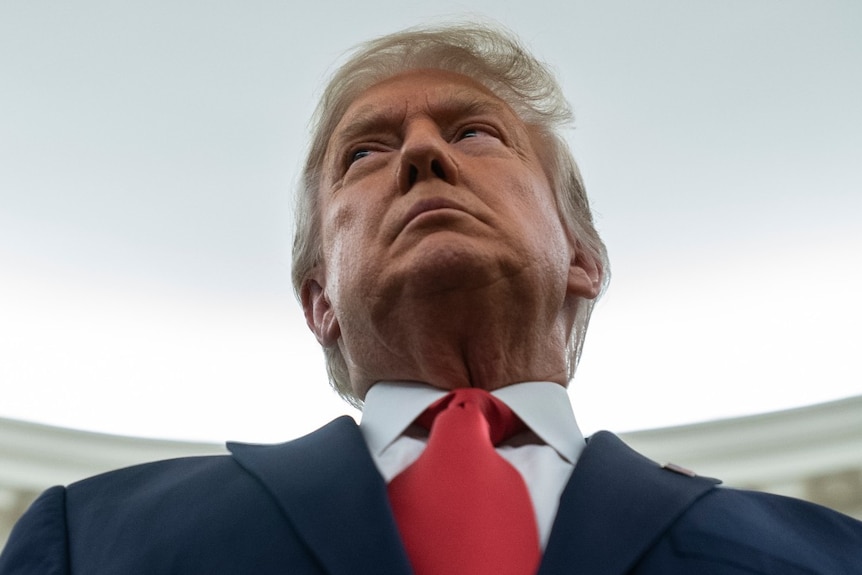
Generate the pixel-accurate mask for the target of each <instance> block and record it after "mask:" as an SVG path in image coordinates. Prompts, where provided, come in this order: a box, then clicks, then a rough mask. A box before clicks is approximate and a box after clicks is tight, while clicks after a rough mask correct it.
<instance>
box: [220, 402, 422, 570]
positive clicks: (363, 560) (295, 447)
mask: <svg viewBox="0 0 862 575" xmlns="http://www.w3.org/2000/svg"><path fill="white" fill-rule="evenodd" d="M228 449H229V450H230V451H231V453H233V456H234V457H235V458H236V460H237V461H238V462H239V464H240V465H241V466H242V467H244V468H245V469H246V470H247V471H248V472H249V473H251V474H252V475H254V476H255V477H257V478H258V479H259V480H260V481H261V482H262V483H263V484H264V486H265V487H266V488H267V489H268V490H269V491H270V492H271V493H272V495H273V496H274V497H275V499H276V500H277V501H278V504H279V505H280V506H281V507H282V509H283V510H284V512H285V514H286V515H287V517H288V520H289V521H290V522H291V523H292V524H293V525H294V527H295V528H296V530H297V532H298V533H299V534H300V537H301V538H303V540H304V541H305V543H306V544H307V545H308V547H309V548H310V549H311V550H312V553H313V554H314V555H315V556H316V557H317V559H318V561H319V562H320V564H321V565H323V566H324V569H325V570H326V571H327V572H328V573H330V574H332V575H339V574H344V575H348V574H358V573H374V574H378V573H379V574H392V575H396V574H403V575H408V574H409V573H410V572H411V571H410V564H409V562H408V560H407V555H406V553H405V552H404V548H403V546H402V544H401V539H400V537H399V535H398V531H397V528H396V526H395V520H394V519H393V517H392V512H391V510H390V507H389V499H388V497H387V494H386V485H385V483H384V482H383V478H382V477H381V476H380V473H379V472H378V471H377V468H376V467H375V466H374V462H373V460H372V459H371V455H370V454H369V453H368V448H367V447H366V445H365V441H364V439H363V438H362V435H361V433H360V432H359V428H358V427H357V425H356V423H355V422H354V421H353V420H352V419H351V418H349V417H346V416H345V417H340V418H338V419H336V420H335V421H332V422H331V423H329V424H328V425H326V426H324V427H323V428H321V429H319V430H317V431H315V432H314V433H312V434H310V435H307V436H305V437H302V438H299V439H296V440H294V441H289V442H287V443H283V444H280V445H257V446H256V445H246V444H239V443H229V444H228Z"/></svg>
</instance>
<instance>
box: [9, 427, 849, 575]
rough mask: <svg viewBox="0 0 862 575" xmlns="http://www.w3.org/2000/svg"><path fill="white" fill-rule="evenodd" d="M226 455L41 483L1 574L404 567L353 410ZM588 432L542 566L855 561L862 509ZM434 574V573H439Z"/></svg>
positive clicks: (745, 570)
mask: <svg viewBox="0 0 862 575" xmlns="http://www.w3.org/2000/svg"><path fill="white" fill-rule="evenodd" d="M228 447H229V449H230V451H231V452H232V456H229V455H224V456H209V457H192V458H184V459H176V460H169V461H161V462H156V463H149V464H144V465H138V466H135V467H130V468H127V469H121V470H118V471H113V472H110V473H107V474H104V475H100V476H96V477H93V478H90V479H86V480H84V481H81V482H78V483H75V484H72V485H70V486H69V487H68V488H63V487H54V488H51V489H49V490H48V491H46V492H45V493H44V494H43V495H42V496H41V497H40V498H39V499H38V500H37V501H36V502H35V503H34V504H33V505H32V507H31V508H30V510H29V511H28V512H27V513H26V514H25V515H24V516H23V517H22V519H21V520H20V521H19V523H18V525H17V526H16V528H15V530H14V531H13V533H12V536H11V538H10V540H9V542H8V544H7V546H6V549H5V551H4V553H3V555H2V556H0V575H12V574H15V575H19V574H27V575H37V574H38V575H48V574H60V573H67V574H68V573H75V574H83V575H101V574H117V575H136V574H140V575H160V574H167V573H174V574H206V575H213V574H234V573H236V574H253V575H269V574H273V575H274V574H279V575H284V574H297V575H306V574H308V575H312V574H314V575H318V574H324V573H326V574H331V575H362V574H369V575H371V574H374V575H385V574H392V575H409V574H410V565H409V563H408V560H407V557H406V555H405V552H404V549H403V547H402V545H401V542H400V540H399V536H398V532H397V530H396V527H395V523H394V520H393V518H392V514H391V511H390V508H389V503H388V500H387V496H386V486H385V484H384V482H383V479H382V478H381V476H380V474H379V472H378V471H377V469H376V467H375V466H374V463H373V461H372V459H371V456H370V454H369V452H368V449H367V447H366V445H365V442H364V440H363V438H362V435H361V434H360V432H359V429H358V427H357V426H356V424H355V423H354V422H353V420H352V419H350V418H347V417H344V418H340V419H337V420H335V421H333V422H331V423H330V424H328V425H327V426H325V427H323V428H322V429H320V430H318V431H316V432H314V433H312V434H310V435H308V436H306V437H303V438H300V439H297V440H295V441H290V442H288V443H284V444H281V445H271V446H253V445H244V444H229V446H228ZM717 483H718V482H717V481H715V480H712V479H706V478H700V477H688V476H686V475H682V474H679V473H676V472H673V471H670V470H667V469H664V468H662V467H660V466H659V465H657V464H655V463H653V462H652V461H650V460H648V459H646V458H644V457H642V456H641V455H639V454H637V453H635V452H634V451H632V450H631V449H629V448H628V447H627V446H626V445H625V444H623V443H622V442H621V441H620V440H619V439H617V438H616V437H615V436H614V435H612V434H610V433H607V432H602V433H598V434H596V435H595V436H593V437H592V438H591V439H590V441H589V442H588V444H587V447H586V449H585V450H584V452H583V454H582V455H581V458H580V460H579V461H578V464H577V466H576V468H575V470H574V472H573V474H572V477H571V480H570V481H569V484H568V486H567V487H566V489H565V491H564V493H563V496H562V498H561V502H560V508H559V512H558V514H557V518H556V521H555V523H554V527H553V530H552V533H551V536H550V540H549V542H548V545H547V548H546V551H545V554H544V557H543V560H542V564H541V568H540V570H539V574H540V575H552V574H563V573H577V574H580V575H621V574H634V575H653V574H655V575H658V574H661V575H674V574H685V575H715V574H723V575H727V574H734V575H743V574H744V575H751V574H754V573H770V574H773V573H774V574H781V575H796V574H799V575H801V574H806V575H811V574H814V573H817V574H829V575H838V574H848V575H849V574H853V575H859V574H862V523H859V522H857V521H855V520H853V519H850V518H849V517H846V516H844V515H841V514H838V513H835V512H833V511H830V510H828V509H825V508H823V507H819V506H816V505H813V504H810V503H805V502H802V501H798V500H794V499H787V498H783V497H778V496H774V495H767V494H763V493H754V492H746V491H738V490H733V489H725V488H721V487H717V486H716V484H717ZM441 575H445V574H441Z"/></svg>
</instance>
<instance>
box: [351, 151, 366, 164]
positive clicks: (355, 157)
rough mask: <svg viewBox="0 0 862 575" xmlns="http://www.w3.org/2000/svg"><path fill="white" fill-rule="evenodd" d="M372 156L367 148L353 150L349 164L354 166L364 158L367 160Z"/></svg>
mask: <svg viewBox="0 0 862 575" xmlns="http://www.w3.org/2000/svg"><path fill="white" fill-rule="evenodd" d="M370 155H371V150H369V149H367V148H360V149H358V150H353V151H352V152H350V154H349V156H348V164H352V163H354V162H357V161H359V160H361V159H362V158H366V157H368V156H370Z"/></svg>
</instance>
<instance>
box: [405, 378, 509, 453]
mask: <svg viewBox="0 0 862 575" xmlns="http://www.w3.org/2000/svg"><path fill="white" fill-rule="evenodd" d="M471 407H473V408H476V409H478V410H479V412H480V413H481V414H482V416H483V417H484V418H485V421H487V422H488V427H489V430H490V436H491V443H493V444H494V445H497V444H498V443H500V442H502V441H505V440H506V439H508V438H510V437H512V436H513V435H515V434H516V433H518V432H519V431H522V430H523V429H524V428H525V425H524V423H523V422H522V421H521V420H520V419H519V418H518V416H517V415H515V412H514V411H512V410H511V409H510V408H509V406H508V405H506V404H505V403H503V402H502V401H500V400H499V399H497V398H496V397H494V396H493V395H491V394H490V393H488V392H487V391H485V390H484V389H479V388H476V387H459V388H458V389H455V390H453V391H451V392H449V393H448V394H447V395H445V396H444V397H442V398H440V399H438V400H437V401H435V402H434V403H432V404H431V405H430V406H429V407H428V409H426V410H425V411H424V412H423V413H422V415H420V416H419V418H418V419H417V423H419V425H421V426H422V427H424V428H426V429H431V428H432V426H433V422H434V419H435V418H436V417H437V415H438V414H440V413H442V412H443V411H448V410H453V409H470V408H471Z"/></svg>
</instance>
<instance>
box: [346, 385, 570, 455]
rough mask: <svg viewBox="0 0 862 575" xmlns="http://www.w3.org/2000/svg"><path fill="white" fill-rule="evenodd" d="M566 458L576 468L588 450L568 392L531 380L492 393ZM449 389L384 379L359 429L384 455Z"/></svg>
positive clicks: (368, 397)
mask: <svg viewBox="0 0 862 575" xmlns="http://www.w3.org/2000/svg"><path fill="white" fill-rule="evenodd" d="M491 393H492V394H493V395H495V396H496V397H498V398H499V399H501V400H502V401H503V402H504V403H505V404H506V405H508V406H509V407H510V408H511V409H512V411H514V412H515V413H516V414H517V415H518V417H520V418H521V420H522V421H523V422H524V423H525V424H526V425H527V427H529V428H530V429H531V430H532V431H533V433H535V434H536V435H537V436H539V438H541V440H542V441H544V442H545V443H546V444H547V445H549V446H551V447H552V448H554V450H555V451H556V452H557V453H559V454H560V456H561V457H562V458H563V459H565V460H566V461H568V462H569V463H571V464H575V463H576V462H577V460H578V457H579V456H580V454H581V451H582V450H583V449H584V444H585V441H584V436H583V434H582V433H581V430H580V429H579V428H578V423H577V421H576V420H575V414H574V412H573V411H572V404H571V402H570V401H569V396H568V393H567V392H566V389H565V388H564V387H563V386H561V385H560V384H558V383H553V382H548V381H530V382H524V383H516V384H513V385H508V386H506V387H503V388H500V389H498V390H495V391H493V392H491ZM444 395H446V391H445V390H442V389H439V388H436V387H432V386H430V385H426V384H424V383H417V382H412V381H381V382H378V383H376V384H374V385H373V386H372V387H371V389H369V390H368V394H367V395H366V397H365V407H364V409H363V411H362V421H361V423H360V425H359V428H360V430H361V431H362V434H363V435H364V437H365V441H366V443H367V444H368V448H369V449H370V450H371V453H372V454H374V455H375V456H379V455H380V454H381V453H382V452H383V451H384V450H385V449H386V448H387V447H389V445H390V444H391V443H392V442H393V441H395V440H396V439H397V438H398V437H399V436H400V435H401V434H402V433H404V430H405V429H407V427H408V426H409V425H410V423H412V422H413V420H414V419H416V418H417V417H418V416H419V414H420V413H422V412H423V411H425V408H426V407H428V406H429V405H430V404H432V403H433V402H434V401H436V400H437V399H439V398H441V397H443V396H444Z"/></svg>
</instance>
